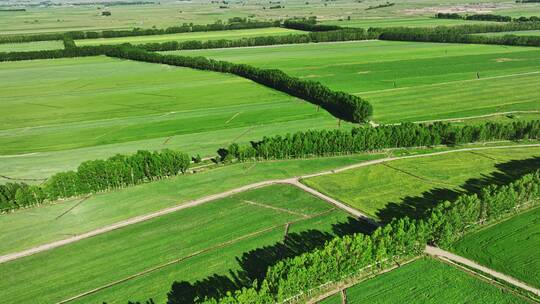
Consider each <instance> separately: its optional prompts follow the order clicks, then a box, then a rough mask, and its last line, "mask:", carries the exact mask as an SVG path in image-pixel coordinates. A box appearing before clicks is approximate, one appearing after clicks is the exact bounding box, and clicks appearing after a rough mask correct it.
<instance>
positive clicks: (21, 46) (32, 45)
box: [0, 41, 64, 52]
mask: <svg viewBox="0 0 540 304" xmlns="http://www.w3.org/2000/svg"><path fill="white" fill-rule="evenodd" d="M63 48H64V43H63V42H62V41H36V42H24V43H1V44H0V52H30V51H47V50H58V49H63Z"/></svg>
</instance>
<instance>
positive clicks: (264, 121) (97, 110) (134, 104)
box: [0, 57, 346, 178]
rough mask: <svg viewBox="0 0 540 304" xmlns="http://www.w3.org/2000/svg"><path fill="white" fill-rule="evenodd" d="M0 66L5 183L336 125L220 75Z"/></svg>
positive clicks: (53, 64) (115, 63)
mask: <svg viewBox="0 0 540 304" xmlns="http://www.w3.org/2000/svg"><path fill="white" fill-rule="evenodd" d="M0 67H1V69H0V78H1V79H3V86H2V87H0V95H1V97H0V100H1V101H2V102H1V103H0V111H1V112H2V113H4V115H5V119H3V120H2V122H0V155H2V156H0V157H1V158H2V162H1V164H0V172H1V173H0V174H2V175H5V176H8V177H14V178H20V177H23V178H46V177H48V176H50V175H51V174H52V173H54V172H58V171H60V170H66V169H74V168H75V167H76V166H78V164H79V163H81V162H82V161H85V160H88V159H96V158H105V157H108V156H111V155H113V154H115V153H133V152H135V151H136V150H138V149H149V150H158V149H163V148H173V149H181V150H183V151H186V152H188V153H200V154H202V155H203V156H207V155H215V153H216V151H217V149H218V148H220V147H222V146H226V145H228V144H229V143H230V142H232V141H235V142H243V143H246V142H248V141H249V140H255V139H259V138H261V137H262V136H264V135H272V134H283V133H286V132H294V131H298V130H305V129H307V128H335V127H337V122H336V120H335V118H333V117H332V116H331V115H330V114H328V113H327V112H325V111H320V112H317V109H316V107H314V106H313V105H311V104H309V103H307V102H304V101H301V100H298V99H296V98H293V97H291V96H289V95H286V94H283V93H281V92H278V91H275V90H271V89H268V88H266V87H264V86H261V85H258V84H255V83H253V82H251V81H249V80H247V79H244V78H240V77H236V76H232V75H227V74H221V73H214V72H203V71H197V70H193V69H187V68H177V67H170V66H165V65H157V64H149V63H139V62H132V61H126V60H118V59H112V58H107V57H88V58H77V59H58V60H35V61H27V62H9V63H0ZM344 126H346V125H344ZM34 153H35V154H34ZM21 154H22V155H21Z"/></svg>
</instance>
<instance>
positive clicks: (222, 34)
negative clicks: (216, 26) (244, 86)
mask: <svg viewBox="0 0 540 304" xmlns="http://www.w3.org/2000/svg"><path fill="white" fill-rule="evenodd" d="M298 33H302V31H296V30H290V29H285V28H279V27H275V28H261V29H247V30H230V31H213V32H195V33H180V34H169V35H151V36H134V37H119V38H101V39H83V40H76V41H75V43H76V44H77V46H87V45H100V44H121V43H131V44H143V43H161V42H167V41H179V42H181V41H190V40H199V41H207V40H220V39H228V40H234V39H240V38H250V37H258V36H280V35H290V34H298Z"/></svg>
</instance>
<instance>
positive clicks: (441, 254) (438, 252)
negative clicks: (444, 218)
mask: <svg viewBox="0 0 540 304" xmlns="http://www.w3.org/2000/svg"><path fill="white" fill-rule="evenodd" d="M425 253H426V254H428V255H431V256H434V257H438V258H440V259H443V260H447V261H450V262H454V263H459V264H462V265H465V266H468V267H471V268H473V269H476V270H479V271H481V272H483V273H486V274H488V275H490V276H492V277H494V278H497V279H499V280H502V281H505V282H507V283H509V284H512V285H514V286H516V287H519V288H521V289H524V290H527V291H529V292H532V293H534V294H535V295H537V296H540V289H537V288H534V287H532V286H529V285H528V284H526V283H524V282H522V281H520V280H518V279H516V278H513V277H511V276H509V275H506V274H504V273H501V272H498V271H495V270H493V269H491V268H488V267H485V266H482V265H480V264H477V263H476V262H474V261H472V260H470V259H467V258H464V257H462V256H459V255H457V254H453V253H451V252H448V251H446V250H443V249H440V248H437V247H433V246H429V245H428V246H426V250H425Z"/></svg>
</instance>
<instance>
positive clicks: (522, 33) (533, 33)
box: [476, 30, 540, 36]
mask: <svg viewBox="0 0 540 304" xmlns="http://www.w3.org/2000/svg"><path fill="white" fill-rule="evenodd" d="M476 35H480V36H504V35H517V36H540V31H537V30H532V31H515V32H497V33H484V34H476Z"/></svg>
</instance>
